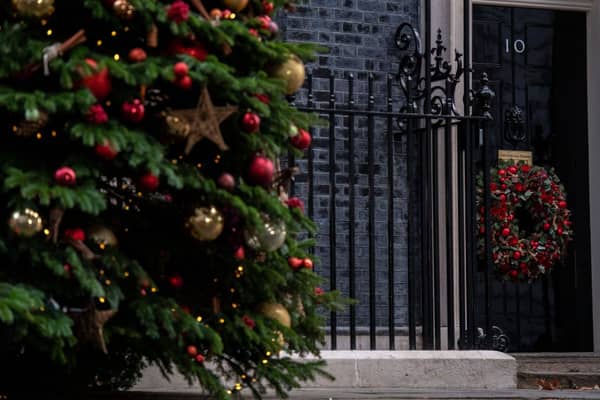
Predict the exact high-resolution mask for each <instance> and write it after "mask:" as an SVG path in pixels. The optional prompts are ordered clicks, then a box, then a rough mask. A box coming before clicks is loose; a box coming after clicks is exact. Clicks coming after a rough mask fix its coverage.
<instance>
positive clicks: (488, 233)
mask: <svg viewBox="0 0 600 400" xmlns="http://www.w3.org/2000/svg"><path fill="white" fill-rule="evenodd" d="M487 133H488V132H487V131H486V124H485V122H480V123H479V137H480V138H481V140H483V143H482V157H481V164H482V168H483V193H484V205H483V206H484V208H485V215H484V220H485V236H484V249H485V265H484V274H485V284H484V287H485V329H486V333H488V334H489V333H490V332H491V328H492V322H491V315H490V314H491V296H490V290H491V285H492V282H491V280H492V274H491V271H490V270H491V268H492V265H493V261H492V218H491V209H492V194H491V191H490V180H491V177H490V166H491V162H490V151H489V140H488V137H487Z"/></svg>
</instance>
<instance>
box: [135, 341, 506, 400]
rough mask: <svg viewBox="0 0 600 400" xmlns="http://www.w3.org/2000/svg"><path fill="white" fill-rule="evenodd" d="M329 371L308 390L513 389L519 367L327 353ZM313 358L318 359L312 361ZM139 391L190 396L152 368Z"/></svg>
mask: <svg viewBox="0 0 600 400" xmlns="http://www.w3.org/2000/svg"><path fill="white" fill-rule="evenodd" d="M321 356H322V358H323V359H325V360H326V361H327V368H326V369H327V371H328V372H329V373H331V374H332V375H333V376H335V377H336V380H334V381H330V380H328V379H325V378H318V379H317V380H316V381H314V382H306V383H303V384H302V387H303V388H319V389H329V388H331V389H335V388H340V389H341V388H346V389H348V388H383V387H385V388H402V389H514V388H516V387H517V363H516V361H515V359H514V358H513V357H511V356H509V355H507V354H503V353H499V352H495V351H323V352H321ZM313 359H314V358H313ZM134 390H139V391H168V392H188V393H189V392H190V391H196V392H197V391H198V390H199V389H198V388H191V387H190V386H188V384H187V382H185V380H184V379H183V378H182V377H181V376H178V375H174V376H173V377H171V380H170V381H167V380H165V379H164V378H163V377H162V375H161V374H160V372H159V371H158V369H156V368H149V369H148V370H147V371H146V372H145V373H144V376H143V378H142V380H141V381H140V383H139V384H138V385H136V386H135V388H134Z"/></svg>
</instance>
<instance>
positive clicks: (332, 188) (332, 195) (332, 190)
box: [329, 70, 337, 350]
mask: <svg viewBox="0 0 600 400" xmlns="http://www.w3.org/2000/svg"><path fill="white" fill-rule="evenodd" d="M329 110H330V111H329V280H330V282H329V286H330V289H331V290H332V291H334V290H336V288H337V283H336V281H337V274H336V267H337V265H336V263H337V260H336V236H337V231H336V214H335V206H336V204H335V200H336V185H335V159H336V157H335V111H334V110H335V73H334V72H333V70H332V71H330V74H329ZM331 349H332V350H336V349H337V315H336V312H335V311H332V312H331Z"/></svg>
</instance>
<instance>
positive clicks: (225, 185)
mask: <svg viewBox="0 0 600 400" xmlns="http://www.w3.org/2000/svg"><path fill="white" fill-rule="evenodd" d="M217 185H219V187H220V188H222V189H225V190H227V191H229V192H231V191H232V190H233V189H234V188H235V178H234V177H233V175H231V174H228V173H227V172H224V173H222V174H221V176H219V179H217Z"/></svg>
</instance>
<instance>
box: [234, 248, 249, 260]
mask: <svg viewBox="0 0 600 400" xmlns="http://www.w3.org/2000/svg"><path fill="white" fill-rule="evenodd" d="M233 257H234V258H235V259H236V260H238V261H242V260H243V259H244V258H246V250H244V246H240V247H238V248H237V249H236V250H235V253H233Z"/></svg>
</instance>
